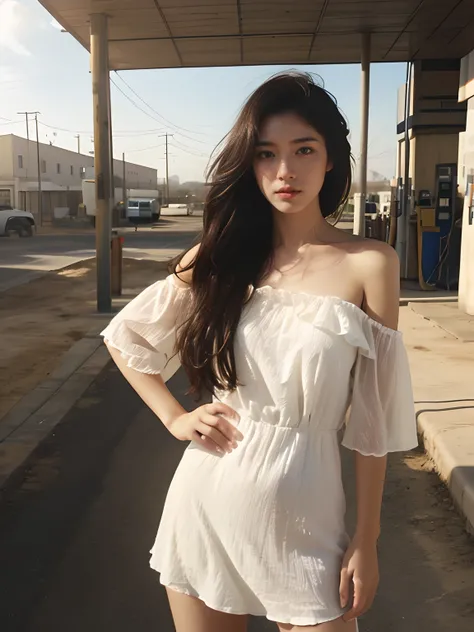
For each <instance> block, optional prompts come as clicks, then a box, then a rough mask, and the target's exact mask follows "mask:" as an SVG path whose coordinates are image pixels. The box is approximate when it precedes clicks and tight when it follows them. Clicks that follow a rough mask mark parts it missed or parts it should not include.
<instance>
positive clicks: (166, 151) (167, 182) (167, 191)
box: [158, 132, 173, 204]
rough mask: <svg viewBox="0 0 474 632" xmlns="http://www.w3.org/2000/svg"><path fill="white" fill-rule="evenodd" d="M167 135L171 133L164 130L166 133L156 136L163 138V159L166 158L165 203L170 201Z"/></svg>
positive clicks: (171, 135)
mask: <svg viewBox="0 0 474 632" xmlns="http://www.w3.org/2000/svg"><path fill="white" fill-rule="evenodd" d="M168 136H170V137H171V138H172V137H173V134H168V132H166V134H160V135H159V136H158V138H164V139H165V160H166V182H165V194H166V204H169V201H170V184H169V177H168Z"/></svg>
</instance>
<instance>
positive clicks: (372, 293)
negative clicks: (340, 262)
mask: <svg viewBox="0 0 474 632" xmlns="http://www.w3.org/2000/svg"><path fill="white" fill-rule="evenodd" d="M352 252H353V257H352V265H353V266H354V267H353V270H354V272H355V275H356V277H357V278H358V279H359V280H360V283H361V286H362V288H363V291H364V305H363V307H364V310H365V311H366V312H367V314H368V315H369V316H370V317H371V318H373V319H374V320H377V321H378V322H380V323H382V325H385V326H386V327H391V328H392V329H396V328H397V326H398V310H399V299H400V261H399V258H398V255H397V253H396V251H395V249H394V248H392V246H390V245H389V244H387V243H385V242H383V241H378V240H376V239H362V238H359V240H358V241H357V244H356V242H354V247H353V249H352Z"/></svg>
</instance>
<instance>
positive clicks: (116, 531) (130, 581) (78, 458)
mask: <svg viewBox="0 0 474 632" xmlns="http://www.w3.org/2000/svg"><path fill="white" fill-rule="evenodd" d="M169 386H170V388H171V390H172V392H173V393H174V394H175V396H176V397H178V399H180V400H181V401H182V402H183V405H185V406H186V407H187V408H188V409H190V408H191V407H192V406H194V402H192V401H190V400H188V399H186V397H185V395H184V393H185V390H186V380H185V379H184V378H183V375H182V373H178V374H177V375H176V376H175V377H174V378H173V379H172V380H171V381H170V383H169ZM184 447H185V445H184V444H182V443H180V442H178V441H176V440H175V439H174V438H173V437H172V436H171V435H170V434H169V433H168V432H167V431H166V429H165V428H164V427H163V426H162V425H161V423H160V422H159V421H158V420H157V419H156V418H155V417H154V416H153V414H152V413H151V412H150V411H149V410H148V409H146V408H145V407H144V406H143V405H142V404H141V402H140V400H139V398H138V397H137V396H136V395H135V394H134V393H133V391H132V390H131V388H130V387H129V386H128V385H127V384H126V383H125V382H124V380H123V378H122V377H121V375H120V374H119V372H118V371H117V370H116V369H115V368H113V367H112V366H111V365H109V366H108V367H106V369H104V371H103V372H102V373H101V374H100V375H99V376H98V378H97V379H96V381H95V383H94V384H93V385H92V386H91V387H90V388H89V389H88V391H86V393H85V394H84V396H83V397H82V398H81V399H80V400H79V401H78V402H77V404H76V405H75V406H74V408H73V409H72V410H71V411H70V412H69V414H68V415H67V416H66V418H65V419H64V420H63V422H62V423H61V424H60V425H59V426H58V427H57V428H56V430H55V433H54V436H51V437H50V438H49V440H48V441H47V442H46V443H45V444H43V446H42V447H41V448H40V451H39V452H38V454H37V455H36V458H35V460H34V462H33V464H32V466H31V468H30V470H29V471H28V472H27V474H26V476H25V478H24V480H23V483H22V484H20V485H19V486H18V487H17V488H16V489H15V490H12V491H11V492H10V493H9V495H8V496H6V497H4V498H3V501H2V502H0V630H1V631H2V632H85V631H87V632H172V631H173V625H172V621H171V617H170V613H169V609H168V605H167V600H166V594H165V591H164V589H163V587H162V586H161V585H160V583H159V575H158V574H157V573H156V572H154V571H152V570H151V569H150V568H149V566H148V560H149V555H148V551H149V549H150V547H151V545H152V543H153V540H154V537H155V533H156V528H157V525H158V522H159V519H160V515H161V511H162V507H163V502H164V499H165V495H166V491H167V489H168V486H169V482H170V480H171V478H172V476H173V473H174V470H175V468H176V466H177V464H178V462H179V459H180V457H181V454H182V452H183V450H184ZM422 458H423V457H422V455H421V454H418V455H417V454H415V455H414V456H413V457H412V461H411V462H410V463H409V464H407V462H406V461H405V460H404V459H403V458H402V457H399V456H394V457H393V458H391V459H390V467H389V473H388V479H387V485H386V494H385V502H384V512H383V513H384V521H383V537H382V539H381V543H380V561H381V569H382V582H381V586H380V589H379V594H378V597H377V601H376V603H375V605H374V607H373V608H372V610H371V611H370V612H369V614H368V615H367V616H366V617H364V618H363V619H362V621H361V622H360V630H361V632H420V631H421V630H427V631H428V630H429V631H430V632H452V631H453V630H456V632H472V621H473V620H474V599H473V585H474V582H473V578H474V575H473V561H474V544H473V542H472V540H469V538H468V537H467V535H465V534H464V532H463V528H462V524H461V522H460V519H459V517H458V516H457V514H456V513H455V512H452V511H450V506H449V500H448V498H447V495H446V494H445V492H444V491H443V490H442V489H440V485H439V483H438V479H437V477H436V475H434V474H432V473H431V472H427V471H423V470H422V469H420V467H419V460H420V459H422ZM350 461H351V458H350V454H349V453H347V452H344V453H343V462H344V468H345V471H346V489H347V491H348V497H349V515H350V516H353V513H354V495H353V484H352V481H353V474H352V469H351V467H350ZM310 501H311V500H310V499H308V502H310ZM350 521H351V520H350ZM203 572H205V569H203ZM271 631H272V632H276V628H275V626H274V624H273V623H271V622H268V621H266V620H265V619H263V618H251V620H250V625H249V632H271ZM223 632H225V631H223Z"/></svg>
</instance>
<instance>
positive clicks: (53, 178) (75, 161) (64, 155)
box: [12, 136, 94, 190]
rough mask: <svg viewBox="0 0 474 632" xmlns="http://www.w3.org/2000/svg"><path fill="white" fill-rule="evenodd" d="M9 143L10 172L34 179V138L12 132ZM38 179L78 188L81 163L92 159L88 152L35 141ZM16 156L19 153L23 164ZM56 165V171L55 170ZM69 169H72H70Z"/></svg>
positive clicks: (82, 164) (18, 176)
mask: <svg viewBox="0 0 474 632" xmlns="http://www.w3.org/2000/svg"><path fill="white" fill-rule="evenodd" d="M12 144H13V156H12V158H13V173H14V176H15V177H17V178H21V179H22V180H23V179H26V180H31V181H34V182H37V178H38V160H37V148H36V142H33V141H31V140H30V141H29V142H28V141H27V140H26V138H21V137H19V136H12ZM39 148H40V164H41V179H42V180H43V181H45V182H48V181H49V182H52V183H54V184H55V185H57V186H59V187H64V188H65V189H67V188H68V187H69V188H70V189H73V190H74V189H75V190H80V189H81V167H82V168H83V167H87V166H89V165H91V164H92V163H93V162H94V159H93V158H92V156H85V155H84V154H78V153H77V152H74V151H69V150H67V149H62V148H61V147H55V146H54V145H46V144H45V143H40V144H39ZM19 156H21V157H22V163H23V168H21V166H20V162H19ZM58 165H59V172H58ZM71 169H72V173H71Z"/></svg>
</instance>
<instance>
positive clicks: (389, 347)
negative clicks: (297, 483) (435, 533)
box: [342, 321, 418, 456]
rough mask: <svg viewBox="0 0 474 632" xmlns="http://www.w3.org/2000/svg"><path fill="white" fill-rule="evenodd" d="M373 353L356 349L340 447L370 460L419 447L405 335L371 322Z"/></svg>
mask: <svg viewBox="0 0 474 632" xmlns="http://www.w3.org/2000/svg"><path fill="white" fill-rule="evenodd" d="M371 329H372V335H373V349H371V350H370V352H367V353H366V352H364V351H363V350H361V349H359V350H358V355H357V358H356V362H355V367H354V374H353V381H352V396H351V405H350V411H349V415H348V418H347V423H346V428H345V431H344V435H343V439H342V445H344V446H345V447H346V448H349V449H350V450H357V451H358V452H360V453H361V454H364V455H366V456H368V455H373V456H384V455H385V454H387V453H388V452H398V451H405V450H411V449H412V448H414V447H416V446H417V445H418V438H417V429H416V416H415V406H414V402H413V389H412V382H411V375H410V367H409V364H408V356H407V352H406V349H405V346H404V344H403V338H402V334H401V332H398V331H394V330H392V329H389V328H388V327H384V326H382V325H380V324H379V323H377V322H376V321H372V322H371Z"/></svg>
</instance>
